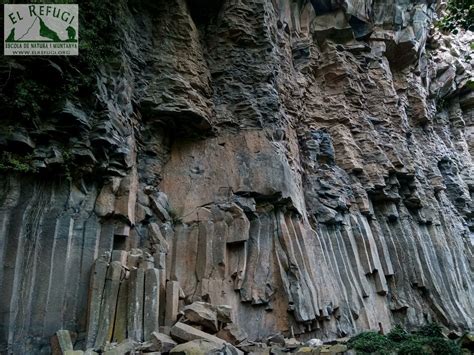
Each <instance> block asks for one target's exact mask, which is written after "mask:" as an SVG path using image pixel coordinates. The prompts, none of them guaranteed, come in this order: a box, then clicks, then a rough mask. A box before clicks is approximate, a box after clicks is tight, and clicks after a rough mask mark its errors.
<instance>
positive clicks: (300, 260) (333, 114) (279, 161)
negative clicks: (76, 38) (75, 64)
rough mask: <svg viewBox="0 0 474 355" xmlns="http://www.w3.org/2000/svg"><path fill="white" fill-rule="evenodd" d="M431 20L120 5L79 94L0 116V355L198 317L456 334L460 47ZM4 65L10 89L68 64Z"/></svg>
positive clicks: (295, 9) (311, 9)
mask: <svg viewBox="0 0 474 355" xmlns="http://www.w3.org/2000/svg"><path fill="white" fill-rule="evenodd" d="M438 5H439V4H437V3H435V2H432V1H421V0H414V1H404V0H373V1H372V0H342V1H328V0H311V1H309V0H192V1H191V0H190V1H185V0H173V1H165V0H158V1H154V2H152V1H137V0H135V1H128V2H125V1H117V2H116V5H115V6H117V7H120V10H121V14H122V15H121V18H120V19H118V18H117V19H111V21H117V23H116V28H117V31H119V33H120V43H119V46H120V51H119V53H118V54H117V55H116V57H115V58H114V61H113V63H112V64H110V63H105V60H104V65H103V66H102V68H101V70H99V71H97V72H96V73H95V75H94V77H93V78H92V79H93V80H94V90H93V91H92V92H89V93H84V92H81V93H80V94H78V95H77V96H76V97H75V99H74V98H73V99H68V100H65V101H64V102H61V103H60V104H61V107H60V108H59V109H58V108H55V109H54V110H53V109H51V110H50V109H49V108H44V107H41V115H40V117H39V118H38V119H35V120H33V122H32V121H24V120H22V119H19V118H18V117H16V116H14V115H11V114H8V112H9V111H8V110H7V109H4V110H3V111H4V112H2V115H5V120H4V121H2V128H1V132H0V147H1V148H0V149H1V150H2V151H3V153H2V154H3V155H4V159H7V158H8V159H10V160H9V161H5V162H4V164H3V165H2V167H3V170H2V173H1V176H0V300H1V301H0V352H1V353H13V354H37V353H50V351H51V342H50V338H51V336H53V335H54V334H55V333H56V332H57V331H58V330H60V329H62V330H69V331H70V332H71V334H74V337H75V339H73V341H75V349H82V350H86V349H95V350H96V351H100V350H103V349H104V348H105V347H106V346H107V344H109V343H113V342H117V343H120V342H122V341H124V340H125V339H131V340H134V341H138V342H144V341H147V340H149V339H150V334H151V333H152V332H153V331H156V332H158V331H161V332H164V333H166V332H168V333H169V329H170V327H173V326H174V324H175V323H176V321H177V320H178V318H179V317H182V314H183V313H185V314H187V315H186V317H187V318H188V320H189V319H191V321H192V318H193V315H195V314H196V312H194V311H192V308H193V307H198V305H200V306H199V307H210V306H209V304H212V305H214V306H215V307H217V306H219V307H221V308H222V307H223V309H224V311H222V310H221V311H222V312H223V313H224V315H225V316H226V317H231V318H232V320H233V323H232V324H233V326H234V327H238V328H239V331H240V332H241V333H246V335H245V339H246V340H245V341H246V342H252V341H262V339H266V338H267V337H269V336H272V335H274V334H282V335H284V336H286V337H291V336H294V337H296V338H298V339H299V340H307V339H311V338H319V339H323V340H333V339H337V338H340V337H346V336H349V335H353V334H356V333H357V332H360V331H363V330H367V329H374V330H379V329H383V330H385V331H388V330H390V328H391V327H393V326H394V325H395V324H403V325H404V326H405V327H408V328H410V327H416V326H419V325H422V324H424V323H426V322H430V321H436V322H439V323H441V324H443V325H444V326H446V327H447V328H449V329H452V330H459V331H463V330H472V329H473V327H474V323H473V319H474V284H473V279H474V275H473V267H474V264H473V263H474V259H473V242H472V238H473V237H472V236H473V232H474V223H473V217H474V212H473V200H472V196H473V192H474V165H473V161H472V154H473V152H474V151H473V149H474V120H473V119H474V116H473V113H474V94H473V92H472V81H470V80H471V78H472V64H473V59H472V58H473V57H471V55H472V53H470V49H469V42H470V41H471V42H472V40H473V37H472V32H467V33H465V32H461V33H459V34H458V35H456V36H454V35H449V34H442V33H440V32H439V31H438V30H436V29H435V28H434V27H433V21H434V19H435V18H436V11H437V7H438ZM80 11H81V10H80ZM86 30H87V28H81V31H84V32H85V31H86ZM79 35H81V34H79ZM5 60H6V59H5V58H4V59H2V61H3V64H2V68H3V69H2V73H3V74H5V73H8V77H7V76H5V75H6V74H5V75H4V78H5V79H6V80H7V79H8V80H9V83H10V84H9V85H13V84H11V82H12V81H13V82H15V80H17V82H16V84H18V82H19V81H20V80H23V79H21V78H22V77H21V75H23V74H22V73H24V72H25V71H28V70H37V72H38V73H39V74H38V73H37V75H40V76H41V75H42V76H43V77H42V78H39V79H35V77H32V78H30V79H29V80H32V82H34V81H35V80H44V79H45V78H44V76H46V77H47V79H48V80H50V82H51V85H54V83H55V82H56V81H60V80H61V75H62V72H63V70H65V68H66V67H65V66H64V63H62V64H61V65H63V66H61V65H60V64H58V63H57V62H55V59H54V58H46V59H44V58H40V57H38V58H36V59H33V60H30V61H29V62H26V63H22V62H21V60H18V61H13V60H11V59H9V60H8V63H6V64H5ZM7 67H8V68H9V70H8V71H7V70H6V69H5V68H7ZM77 75H79V74H77ZM85 97H87V98H88V99H87V100H86V99H84V98H85ZM34 99H36V96H35V95H34V94H32V96H31V103H30V102H29V99H27V100H26V105H30V104H31V105H34V102H33V101H34ZM26 156H27V157H28V165H29V167H33V168H34V169H31V170H34V171H19V170H29V169H22V167H23V165H24V164H25V162H24V161H22V162H21V164H20V163H19V162H18V160H19V159H20V158H19V157H26ZM5 157H7V158H5ZM12 157H13V158H12ZM14 157H17V158H14ZM8 159H7V160H8ZM15 159H17V160H15ZM71 162H72V163H71ZM65 166H66V167H67V168H66V169H63V168H61V167H65ZM15 168H17V169H15ZM199 302H204V303H199ZM204 305H207V306H204ZM189 307H191V311H189V309H190V308H189ZM186 312H187V313H186ZM193 312H194V313H193ZM203 312H204V311H203ZM222 312H221V313H222ZM188 313H189V314H188ZM198 313H199V312H198ZM204 313H205V312H204ZM200 314H201V313H200ZM217 314H220V311H218V312H217ZM201 316H202V314H201ZM224 318H225V317H224ZM221 321H222V319H220V320H219V323H215V322H214V321H212V320H211V321H210V322H211V323H208V325H209V324H210V325H209V326H208V327H207V328H208V329H209V328H215V329H214V333H215V332H217V331H218V330H219V329H218V328H220V325H219V324H221V323H220V322H221ZM222 322H224V323H223V324H225V323H226V322H225V321H222ZM191 323H192V322H191ZM227 323H228V322H227ZM179 324H181V325H180V327H185V326H187V327H188V325H187V324H185V323H179ZM183 324H185V325H183ZM216 324H217V327H216ZM193 329H197V328H193ZM178 331H179V332H191V330H189V329H184V330H183V329H181V328H180V329H178V330H176V329H175V333H176V332H178ZM230 333H232V332H230ZM234 333H235V332H234ZM234 333H233V334H234ZM180 334H181V333H180ZM186 334H188V333H186ZM172 335H173V332H172ZM181 337H182V338H183V339H185V340H187V339H188V338H186V337H184V336H183V335H181ZM174 338H175V339H176V338H180V335H178V336H176V334H175V336H174ZM191 340H192V339H191ZM241 340H242V339H241Z"/></svg>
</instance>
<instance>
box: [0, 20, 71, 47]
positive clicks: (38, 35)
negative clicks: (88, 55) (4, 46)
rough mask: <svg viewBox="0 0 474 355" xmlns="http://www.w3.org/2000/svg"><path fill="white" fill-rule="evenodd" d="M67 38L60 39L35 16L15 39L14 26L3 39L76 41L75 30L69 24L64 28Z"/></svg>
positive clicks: (8, 40) (19, 40) (15, 40)
mask: <svg viewBox="0 0 474 355" xmlns="http://www.w3.org/2000/svg"><path fill="white" fill-rule="evenodd" d="M66 31H67V35H68V38H66V39H64V40H62V39H61V38H60V37H59V35H58V33H57V32H56V31H54V30H52V29H51V28H49V27H48V26H47V25H46V23H45V22H44V21H43V19H42V18H41V17H39V16H36V17H35V18H34V20H33V22H32V23H31V25H30V26H29V27H28V29H27V30H26V32H25V33H23V34H21V35H20V36H19V37H18V38H16V39H15V36H16V34H15V27H13V28H12V29H11V31H10V33H9V35H8V37H7V38H6V39H5V42H10V43H15V42H17V43H18V42H77V38H76V30H75V29H74V28H73V27H71V26H69V27H67V28H66Z"/></svg>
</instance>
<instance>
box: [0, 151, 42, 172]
mask: <svg viewBox="0 0 474 355" xmlns="http://www.w3.org/2000/svg"><path fill="white" fill-rule="evenodd" d="M7 171H8V172H17V173H34V172H35V171H36V169H35V168H34V166H33V158H32V156H31V155H25V156H21V155H19V154H14V153H10V152H2V153H1V155H0V172H7Z"/></svg>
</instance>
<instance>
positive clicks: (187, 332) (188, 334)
mask: <svg viewBox="0 0 474 355" xmlns="http://www.w3.org/2000/svg"><path fill="white" fill-rule="evenodd" d="M171 337H172V338H173V339H175V340H177V341H178V342H190V341H193V340H198V339H204V340H208V341H210V342H214V343H217V344H221V345H227V346H228V347H229V348H230V349H232V354H243V353H242V352H241V351H240V350H238V349H236V348H235V347H234V346H233V345H231V344H229V343H227V342H226V341H224V340H222V339H220V338H218V337H216V336H214V335H211V334H207V333H205V332H203V331H201V330H199V329H196V328H193V327H191V326H190V325H187V324H184V323H181V322H178V323H176V324H175V325H174V326H173V327H172V328H171Z"/></svg>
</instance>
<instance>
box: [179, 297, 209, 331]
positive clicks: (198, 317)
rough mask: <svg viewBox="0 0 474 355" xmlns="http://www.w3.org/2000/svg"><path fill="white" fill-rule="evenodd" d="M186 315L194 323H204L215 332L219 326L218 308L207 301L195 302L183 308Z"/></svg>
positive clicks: (203, 324) (204, 325)
mask: <svg viewBox="0 0 474 355" xmlns="http://www.w3.org/2000/svg"><path fill="white" fill-rule="evenodd" d="M183 313H184V316H185V317H186V319H188V320H189V321H191V322H192V323H196V324H199V325H202V326H203V327H204V328H206V329H208V330H209V331H210V332H212V333H215V332H217V331H218V328H217V309H216V307H214V306H213V305H211V304H209V303H206V302H194V303H192V304H190V305H189V306H186V307H184V309H183Z"/></svg>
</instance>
